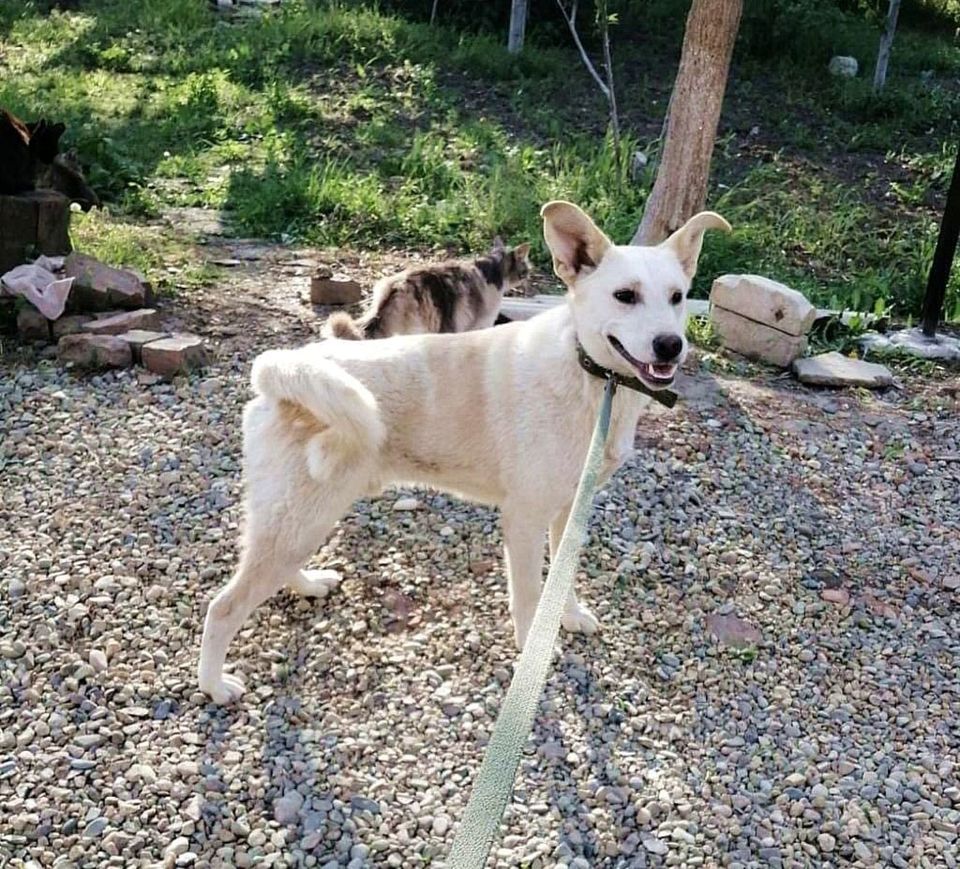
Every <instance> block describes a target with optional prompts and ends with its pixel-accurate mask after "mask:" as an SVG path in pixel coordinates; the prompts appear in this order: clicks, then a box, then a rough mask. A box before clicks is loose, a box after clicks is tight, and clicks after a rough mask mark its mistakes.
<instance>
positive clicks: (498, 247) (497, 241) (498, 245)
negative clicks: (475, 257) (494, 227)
mask: <svg viewBox="0 0 960 869" xmlns="http://www.w3.org/2000/svg"><path fill="white" fill-rule="evenodd" d="M506 249H507V246H506V245H505V244H504V243H503V239H502V238H500V236H499V235H495V236H494V237H493V246H492V247H491V248H490V252H491V253H503V252H504V251H505V250H506Z"/></svg>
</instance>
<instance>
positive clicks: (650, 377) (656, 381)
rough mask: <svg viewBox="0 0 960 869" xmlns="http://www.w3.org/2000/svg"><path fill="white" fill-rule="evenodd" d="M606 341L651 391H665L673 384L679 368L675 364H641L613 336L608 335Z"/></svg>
mask: <svg viewBox="0 0 960 869" xmlns="http://www.w3.org/2000/svg"><path fill="white" fill-rule="evenodd" d="M607 340H608V341H609V342H610V346H611V347H613V349H614V350H616V351H617V353H619V354H620V355H621V356H622V357H623V358H624V359H626V360H627V362H629V363H630V365H631V367H632V368H633V369H634V370H635V371H636V372H637V374H638V375H639V376H640V379H641V380H642V381H643V382H644V383H646V384H647V386H650V387H652V388H653V389H666V388H667V387H668V386H670V384H672V383H673V378H674V377H676V376H677V368H678V367H679V366H678V365H677V364H676V363H675V362H641V361H640V360H639V359H636V358H634V357H633V356H631V355H630V353H628V352H627V348H626V347H624V346H623V344H621V343H620V342H619V341H618V340H617V339H616V338H614V336H613V335H608V336H607Z"/></svg>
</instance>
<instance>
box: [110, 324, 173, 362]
mask: <svg viewBox="0 0 960 869" xmlns="http://www.w3.org/2000/svg"><path fill="white" fill-rule="evenodd" d="M117 337H118V338H122V339H123V340H124V341H126V342H127V343H128V344H129V345H130V352H131V353H133V361H134V362H136V363H137V364H138V365H142V364H143V348H144V347H145V346H146V345H147V344H150V343H152V342H154V341H159V340H160V339H161V338H169V337H170V333H169V332H153V331H151V330H150V329H131V330H130V331H129V332H123V333H122V334H120V335H118V336H117Z"/></svg>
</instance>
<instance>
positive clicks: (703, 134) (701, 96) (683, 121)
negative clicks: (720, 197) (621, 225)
mask: <svg viewBox="0 0 960 869" xmlns="http://www.w3.org/2000/svg"><path fill="white" fill-rule="evenodd" d="M742 11H743V0H693V4H692V6H691V7H690V14H689V15H688V16H687V28H686V32H685V34H684V37H683V51H682V53H681V56H680V69H679V71H678V72H677V78H676V81H675V82H674V85H673V94H672V95H671V97H670V107H669V109H668V112H669V114H668V117H667V120H666V124H665V127H666V132H665V135H664V139H663V151H662V154H661V158H660V169H659V171H658V172H657V180H656V181H655V182H654V185H653V190H652V191H651V192H650V198H649V199H648V200H647V207H646V208H645V209H644V213H643V220H642V221H641V222H640V226H639V227H638V228H637V232H636V234H635V235H634V237H633V241H632V243H633V244H657V243H658V242H660V241H662V240H663V239H664V238H666V237H667V236H668V235H669V234H670V233H671V232H673V231H674V230H676V229H679V228H680V227H681V226H683V224H684V223H685V222H686V221H687V220H688V219H689V218H690V217H692V216H693V215H694V214H696V213H697V212H698V211H702V210H703V206H704V203H705V202H706V199H707V182H708V180H709V177H710V158H711V157H712V155H713V145H714V141H715V140H716V137H717V125H718V124H719V122H720V108H721V106H722V105H723V94H724V91H725V90H726V87H727V74H728V72H729V70H730V58H731V57H732V55H733V46H734V43H735V42H736V39H737V30H738V28H739V26H740V13H741V12H742Z"/></svg>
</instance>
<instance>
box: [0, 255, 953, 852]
mask: <svg viewBox="0 0 960 869" xmlns="http://www.w3.org/2000/svg"><path fill="white" fill-rule="evenodd" d="M257 256H258V257H260V259H259V260H251V264H250V265H249V266H242V267H241V268H240V270H239V271H238V274H237V276H236V278H235V283H234V284H233V285H231V288H230V291H229V292H230V296H229V300H228V303H222V302H221V304H220V306H219V307H216V302H217V300H218V298H222V297H219V296H218V292H217V291H211V292H209V293H207V294H206V295H204V294H198V295H197V296H196V297H195V298H191V299H189V300H181V302H180V303H178V304H180V305H181V306H182V307H183V310H181V311H180V314H181V316H182V317H183V318H184V319H185V321H186V322H187V323H188V325H189V324H192V325H194V326H198V327H200V328H202V329H203V330H204V331H206V332H207V334H210V335H213V336H215V337H216V338H217V339H218V340H219V341H220V345H219V353H218V358H217V359H216V360H215V362H214V363H213V364H212V365H211V366H210V367H209V368H208V369H207V370H206V371H205V372H204V373H203V374H202V375H199V376H197V377H194V378H191V379H190V380H183V381H178V382H175V383H174V384H165V383H159V382H153V379H152V378H150V377H148V376H145V375H144V374H143V373H142V372H140V373H135V372H122V373H119V374H108V375H105V376H101V377H93V378H78V377H75V376H73V375H72V374H70V373H67V372H64V371H63V370H61V369H58V368H56V367H55V366H54V365H53V364H52V363H50V362H49V361H47V360H45V359H44V358H43V354H42V353H33V352H32V351H26V352H24V353H23V354H19V355H17V356H16V357H15V358H12V359H8V361H7V362H6V363H4V368H3V370H2V372H0V375H2V376H0V435H2V442H0V497H2V502H0V576H2V580H0V627H2V633H0V656H2V657H0V865H4V866H5V865H9V866H15V867H19V866H30V867H34V866H51V865H57V866H77V867H92V866H108V865H109V866H137V865H144V866H148V865H149V866H154V865H164V866H174V865H176V866H188V865H194V866H239V867H244V866H252V865H260V866H269V865H274V866H319V867H327V869H333V867H337V866H348V867H353V869H359V867H362V866H421V865H424V864H426V863H430V862H431V861H433V862H435V863H436V862H438V861H439V860H440V859H441V858H442V856H443V855H444V854H445V853H446V849H447V848H448V846H449V843H450V842H451V840H452V836H453V832H454V829H455V827H456V824H457V821H458V819H459V817H460V815H461V813H462V810H463V806H464V804H465V801H466V799H467V797H468V795H469V789H470V783H471V779H472V776H473V775H474V773H475V772H476V770H477V768H478V766H479V762H480V758H481V753H482V749H483V746H484V743H485V740H486V738H487V736H488V734H489V732H490V728H491V726H492V724H493V721H494V718H495V715H496V712H497V710H498V708H499V706H500V703H501V701H502V698H503V695H504V691H505V689H506V685H507V683H508V682H509V679H510V676H511V668H512V662H513V660H514V650H513V648H512V641H511V631H510V629H509V626H508V620H507V600H506V588H505V580H504V575H503V567H502V556H501V550H500V535H499V525H498V520H497V516H496V514H495V513H494V512H493V511H490V510H487V509H484V508H479V507H474V506H470V505H466V504H464V503H461V502H458V501H455V500H453V499H450V498H447V497H443V496H440V495H436V494H430V493H427V492H414V491H402V492H401V491H397V492H390V493H387V494H386V495H385V496H384V497H383V498H381V499H377V500H374V501H370V502H363V503H360V504H358V505H357V507H356V510H355V512H353V513H352V514H350V515H349V516H348V517H346V518H345V519H344V521H343V522H342V523H341V524H340V526H339V527H338V530H337V532H336V534H335V536H334V537H333V538H332V539H331V541H330V542H329V544H328V545H327V546H326V547H324V549H323V550H321V551H320V553H319V554H318V556H317V558H316V562H315V566H326V567H334V568H337V569H339V570H341V571H342V573H343V575H344V581H343V583H342V586H341V588H340V589H339V590H337V591H336V592H335V593H334V594H333V595H331V596H330V597H329V598H327V599H326V600H325V601H319V602H317V601H308V600H303V599H297V598H295V597H293V596H292V595H289V594H287V593H283V594H281V595H280V596H279V597H278V598H277V599H275V600H273V601H271V602H270V603H268V604H267V605H265V606H263V607H262V608H261V609H260V610H259V611H258V612H257V614H256V615H255V617H254V618H253V619H252V620H251V621H250V622H249V623H248V624H247V626H246V627H245V629H244V630H243V631H242V633H241V635H240V636H239V637H238V639H237V640H236V641H235V642H234V644H233V646H232V648H231V660H233V661H235V662H236V667H237V669H238V670H239V671H242V672H243V673H244V674H245V676H246V679H247V684H248V686H249V690H248V694H247V695H246V696H245V697H244V698H243V700H242V702H241V703H240V704H239V705H238V706H236V707H233V708H229V709H218V708H216V707H213V706H211V705H209V704H208V703H207V702H206V701H205V698H204V697H203V696H202V695H200V694H198V693H197V691H196V688H195V677H194V669H195V664H196V656H197V650H198V644H199V637H200V628H201V623H202V618H203V614H204V609H205V605H206V600H207V599H208V598H209V597H210V595H211V594H212V593H214V592H215V591H216V590H217V589H218V588H219V586H220V585H221V584H222V583H223V582H225V581H226V579H227V578H228V576H229V574H230V571H231V567H232V565H233V563H234V559H235V554H236V550H235V542H236V537H237V525H238V522H239V521H240V511H239V483H240V479H239V467H238V454H239V443H238V440H239V439H238V424H239V414H240V410H241V408H242V405H243V402H244V401H245V399H246V398H247V395H248V391H247V369H248V367H249V361H250V356H251V353H252V352H253V350H254V348H256V347H260V348H263V347H267V346H273V345H276V344H278V343H283V342H290V341H295V340H297V339H299V338H302V337H303V336H304V335H306V334H308V333H309V332H310V331H313V330H314V329H315V325H316V324H315V322H314V320H313V317H314V315H313V313H312V312H311V311H309V310H307V309H305V308H303V306H301V305H299V303H298V302H297V301H296V298H295V297H296V293H295V292H294V291H293V290H292V289H291V287H293V286H294V285H296V284H297V283H298V282H300V283H302V273H301V272H299V271H298V268H297V267H296V266H289V267H286V268H281V267H280V266H278V265H277V262H276V261H271V262H269V263H268V262H266V261H265V259H266V258H265V256H264V255H263V253H262V252H261V253H260V254H257ZM290 256H291V257H292V256H293V255H290ZM278 257H279V255H278ZM266 274H270V275H272V276H273V277H275V278H276V280H275V281H273V282H272V283H270V288H269V289H267V290H262V289H260V290H256V287H258V286H261V285H262V284H261V281H262V279H263V277H264V276H265V275H266ZM221 292H223V293H225V292H226V290H225V289H223V290H221ZM257 292H259V293H260V298H261V299H262V298H263V297H264V295H265V296H266V297H267V298H268V299H273V301H274V302H275V303H276V311H275V312H274V313H271V314H270V315H269V316H267V315H266V314H264V313H263V312H264V306H263V305H262V304H258V299H257V298H256V297H255V296H256V293H257ZM245 294H246V295H245ZM226 309H229V310H226ZM214 310H216V311H217V312H219V313H217V314H216V315H214V313H212V312H213V311H214ZM258 312H259V315H258ZM258 317H259V318H258ZM191 318H192V319H191ZM683 391H684V392H685V394H686V397H687V400H686V401H685V402H684V404H683V405H682V407H680V408H678V410H677V411H674V412H670V413H669V414H661V415H659V416H658V417H657V418H656V419H654V420H652V421H651V422H650V424H649V425H648V426H645V427H643V428H642V429H641V431H640V432H639V433H638V454H637V456H636V457H635V459H634V460H633V461H632V462H631V463H630V464H629V465H628V466H627V467H626V468H625V469H623V470H622V471H621V472H620V473H619V474H618V475H617V476H616V478H615V479H614V480H613V481H612V482H611V483H610V485H608V486H607V487H606V488H605V489H604V490H603V491H602V492H600V493H599V495H598V498H597V509H596V511H595V515H594V519H593V523H592V531H591V537H590V541H589V545H588V546H587V548H586V550H585V552H584V555H583V576H582V577H581V581H580V588H581V590H582V596H583V597H584V599H585V600H586V601H587V602H588V603H589V605H590V606H591V607H592V608H593V610H594V612H596V613H597V614H598V615H599V616H601V618H602V623H603V629H602V631H601V633H600V634H598V635H597V636H596V637H593V638H589V639H584V638H579V637H578V638H573V639H571V638H569V637H567V638H566V639H565V640H564V652H563V655H562V657H561V658H560V659H559V661H558V664H557V667H556V669H555V671H554V673H553V674H552V676H551V678H550V681H549V684H548V687H547V691H546V696H545V698H544V700H543V703H542V706H541V714H540V716H539V718H538V721H537V724H536V729H535V733H534V735H533V737H532V738H531V740H530V743H529V749H528V752H527V754H526V757H525V759H524V761H523V764H522V769H521V773H520V775H519V776H518V780H517V786H516V790H515V793H514V798H513V801H512V803H511V805H510V808H509V810H508V813H507V816H506V822H505V829H504V835H503V837H502V839H501V841H500V842H499V844H498V845H497V849H496V852H495V857H494V858H492V859H491V862H490V865H492V866H494V865H495V866H498V867H507V866H531V867H545V866H569V867H591V866H605V867H606V866H609V867H619V866H623V867H626V866H630V867H643V866H663V865H667V866H697V865H701V866H714V865H725V866H773V867H776V866H840V865H843V866H846V865H862V866H871V865H877V866H955V865H956V864H957V858H956V857H955V856H954V855H955V854H956V853H957V852H958V839H957V832H958V825H960V782H958V770H957V763H958V743H960V606H958V604H960V590H958V587H960V498H958V496H957V492H958V486H960V418H958V413H957V411H958V406H957V405H958V398H957V397H958V381H957V380H956V379H955V378H954V379H952V380H946V381H945V380H942V379H941V380H938V381H930V380H928V381H911V382H910V383H909V385H908V386H907V388H906V389H904V390H903V391H894V390H892V391H890V392H888V393H886V394H884V395H880V396H868V395H860V394H853V393H828V394H824V393H813V392H810V391H805V390H802V389H799V388H797V387H795V386H794V385H792V384H791V383H789V382H788V381H784V380H782V379H774V378H770V377H765V378H764V377H761V378H759V379H755V380H753V381H747V380H739V379H717V378H714V377H711V376H710V375H708V374H706V373H704V372H699V373H697V374H695V375H694V376H693V377H691V378H688V379H687V381H686V382H685V384H684V385H683ZM411 498H413V499H416V504H413V503H410V502H409V499H411ZM400 499H404V500H405V503H402V504H401V507H404V508H410V507H414V509H403V510H396V509H394V508H395V505H396V502H397V501H398V500H400ZM714 634H717V635H720V637H721V640H722V641H718V639H717V638H716V636H714Z"/></svg>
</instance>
